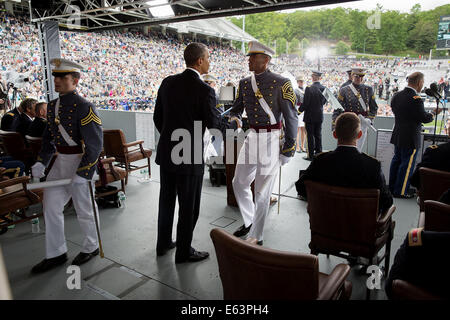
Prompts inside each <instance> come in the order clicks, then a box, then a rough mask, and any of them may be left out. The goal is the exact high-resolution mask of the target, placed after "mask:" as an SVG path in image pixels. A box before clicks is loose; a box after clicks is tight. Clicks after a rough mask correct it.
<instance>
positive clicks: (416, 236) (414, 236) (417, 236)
mask: <svg viewBox="0 0 450 320" xmlns="http://www.w3.org/2000/svg"><path fill="white" fill-rule="evenodd" d="M422 231H423V228H416V229H412V230H411V231H410V232H408V245H409V246H410V247H419V246H421V245H422Z"/></svg>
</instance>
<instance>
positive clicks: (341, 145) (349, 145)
mask: <svg viewBox="0 0 450 320" xmlns="http://www.w3.org/2000/svg"><path fill="white" fill-rule="evenodd" d="M337 146H338V147H349V148H357V147H356V146H354V145H352V144H338V145H337Z"/></svg>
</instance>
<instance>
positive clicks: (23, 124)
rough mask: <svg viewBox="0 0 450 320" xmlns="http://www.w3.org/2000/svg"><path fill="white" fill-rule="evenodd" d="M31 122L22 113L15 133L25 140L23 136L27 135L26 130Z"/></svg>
mask: <svg viewBox="0 0 450 320" xmlns="http://www.w3.org/2000/svg"><path fill="white" fill-rule="evenodd" d="M32 122H33V120H31V119H30V117H28V116H27V115H26V114H25V113H22V114H21V115H20V117H19V122H18V124H17V127H16V132H19V133H20V134H21V135H22V137H23V138H24V140H25V135H27V134H28V128H29V127H30V125H31V123H32Z"/></svg>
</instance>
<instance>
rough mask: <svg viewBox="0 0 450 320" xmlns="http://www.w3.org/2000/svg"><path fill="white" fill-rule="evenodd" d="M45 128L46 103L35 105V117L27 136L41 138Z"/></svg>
mask: <svg viewBox="0 0 450 320" xmlns="http://www.w3.org/2000/svg"><path fill="white" fill-rule="evenodd" d="M46 127H47V103H46V102H39V103H38V104H36V117H35V118H34V120H33V122H32V123H31V125H30V127H29V128H28V132H27V135H29V136H31V137H42V136H43V135H44V130H45V128H46Z"/></svg>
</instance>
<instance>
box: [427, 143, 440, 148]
mask: <svg viewBox="0 0 450 320" xmlns="http://www.w3.org/2000/svg"><path fill="white" fill-rule="evenodd" d="M438 147H439V146H438V145H437V144H432V145H431V146H429V147H428V148H430V149H437V148H438Z"/></svg>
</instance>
